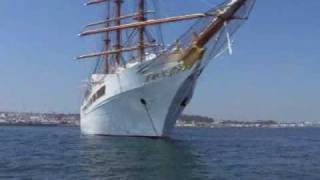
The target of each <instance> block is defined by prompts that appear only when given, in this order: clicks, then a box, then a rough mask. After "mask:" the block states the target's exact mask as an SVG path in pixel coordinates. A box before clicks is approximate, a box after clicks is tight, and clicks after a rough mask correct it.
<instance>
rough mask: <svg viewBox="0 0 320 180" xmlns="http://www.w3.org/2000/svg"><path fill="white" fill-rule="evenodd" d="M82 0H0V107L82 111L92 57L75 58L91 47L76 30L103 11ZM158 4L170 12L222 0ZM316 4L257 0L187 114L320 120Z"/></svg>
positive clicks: (175, 31)
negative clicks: (81, 106)
mask: <svg viewBox="0 0 320 180" xmlns="http://www.w3.org/2000/svg"><path fill="white" fill-rule="evenodd" d="M84 2H85V1H84V0H47V1H43V0H28V1H27V0H1V2H0V82H1V83H0V111H32V112H66V113H68V112H72V113H77V112H79V109H80V108H79V106H80V102H81V98H82V93H83V89H84V88H83V84H84V80H85V79H86V78H87V77H88V75H89V73H90V72H91V71H92V68H93V67H92V66H93V62H90V61H88V62H77V61H75V60H74V57H76V56H78V55H80V54H83V53H84V52H88V49H90V48H92V47H94V46H96V45H95V44H94V43H92V41H90V40H84V39H81V38H79V37H77V34H78V33H79V32H80V30H81V27H83V25H85V24H87V23H88V22H91V21H92V20H94V19H97V17H98V15H99V13H101V12H98V11H97V9H95V8H94V7H91V8H88V7H84V6H82V5H83V3H84ZM161 2H163V4H162V5H161V6H163V8H164V9H165V15H166V16H170V15H175V14H180V13H187V12H199V11H204V10H207V9H210V8H211V7H210V6H214V5H215V4H217V2H219V1H217V0H183V2H182V1H180V0H177V1H173V0H163V1H161ZM319 9H320V1H318V0H306V1H301V0H281V1H279V0H268V1H266V0H257V3H256V6H255V8H254V10H253V12H252V14H251V16H250V19H249V21H248V22H246V23H245V25H244V26H243V27H242V28H241V29H240V30H239V31H238V32H237V33H236V35H235V37H234V46H233V51H234V52H233V55H232V56H229V55H223V56H221V57H219V58H218V59H215V60H213V61H212V62H211V63H210V65H209V66H208V67H207V69H206V70H205V72H204V74H203V75H202V76H201V78H200V80H199V82H198V86H197V88H196V91H195V95H194V98H193V100H192V102H191V104H190V106H189V107H188V108H187V109H186V111H185V113H188V114H197V115H204V116H210V117H214V118H218V119H236V120H270V119H273V120H278V121H286V122H300V121H312V122H320V95H319V92H320V83H319V82H320V50H319V49H318V48H319V40H320V35H319V34H320V14H319V12H318V10H319ZM185 27H186V25H185V24H181V23H178V24H177V25H172V24H171V25H169V26H167V27H165V29H164V31H165V33H166V32H167V33H166V34H167V35H170V36H172V37H175V36H179V34H180V33H182V32H183V30H184V29H185ZM181 30H182V31H181ZM168 32H170V33H168Z"/></svg>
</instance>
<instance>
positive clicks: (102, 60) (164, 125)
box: [78, 0, 255, 137]
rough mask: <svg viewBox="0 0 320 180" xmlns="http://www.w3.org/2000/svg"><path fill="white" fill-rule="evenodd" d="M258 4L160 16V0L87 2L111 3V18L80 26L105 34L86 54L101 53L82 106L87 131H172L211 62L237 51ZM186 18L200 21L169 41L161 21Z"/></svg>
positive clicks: (94, 1) (242, 0)
mask: <svg viewBox="0 0 320 180" xmlns="http://www.w3.org/2000/svg"><path fill="white" fill-rule="evenodd" d="M172 1H174V0H172ZM129 3H134V5H133V6H128V5H127V4H129ZM177 3H178V1H177ZM254 3H255V1H254V0H228V1H226V2H224V3H222V4H220V5H218V6H217V7H215V8H213V9H210V10H209V11H207V12H204V13H195V14H186V15H180V16H175V17H162V18H159V17H157V18H155V17H156V16H158V13H157V10H158V9H159V8H158V6H157V0H134V1H129V0H91V1H89V2H87V3H86V4H85V5H87V6H89V5H105V7H106V18H105V19H103V20H101V21H98V22H94V23H91V24H89V25H87V26H86V27H85V29H84V30H83V31H82V32H81V33H80V36H90V35H100V36H102V37H103V39H102V41H101V43H102V44H103V48H102V51H100V52H95V53H91V54H87V55H83V56H79V57H78V59H91V58H95V59H97V66H96V69H95V71H94V73H93V74H92V75H91V76H90V80H89V83H88V87H87V91H86V93H85V96H84V99H83V102H82V105H81V131H82V133H84V134H92V135H115V136H146V137H167V136H169V135H170V133H171V131H172V129H173V127H174V125H175V123H176V120H177V119H178V118H179V116H180V115H181V113H182V111H183V110H184V109H185V107H186V106H187V105H188V104H189V102H190V100H191V99H192V96H193V93H194V89H195V86H196V83H197V79H198V78H199V76H200V75H201V73H202V72H203V70H204V68H205V67H206V66H207V64H208V63H209V61H210V60H212V59H214V58H216V57H217V56H219V55H220V54H222V53H223V52H224V51H227V50H229V52H230V53H231V52H232V50H231V44H232V42H231V36H232V35H233V33H234V32H235V31H236V30H237V29H238V27H239V26H240V25H241V24H242V23H243V22H244V21H246V20H247V19H248V16H249V14H250V11H251V9H252V8H253V6H254ZM124 7H131V9H130V8H124ZM132 7H134V8H132ZM149 7H153V10H150V9H149ZM124 9H126V10H128V11H129V12H124ZM130 10H131V12H130ZM178 21H195V22H194V25H192V26H191V27H190V29H188V30H187V31H186V32H185V33H184V34H183V35H182V36H180V37H177V38H176V40H175V41H174V42H172V43H171V45H170V46H168V45H166V44H165V43H164V40H163V39H164V38H163V37H165V36H166V35H165V34H162V32H161V29H162V28H161V27H162V26H164V25H166V24H168V23H175V22H178ZM173 25H175V24H173ZM177 28H179V26H178V25H177Z"/></svg>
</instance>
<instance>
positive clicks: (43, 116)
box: [0, 112, 320, 128]
mask: <svg viewBox="0 0 320 180" xmlns="http://www.w3.org/2000/svg"><path fill="white" fill-rule="evenodd" d="M1 125H2V126H10V125H14V126H74V127H78V126H79V125H80V115H79V114H62V113H18V112H0V126H1ZM176 127H198V128H306V127H317V128H318V127H320V123H311V122H299V123H283V122H277V121H274V120H257V121H248V122H247V121H236V120H216V119H214V118H210V117H204V116H195V115H182V116H181V117H180V118H179V119H178V121H177V123H176Z"/></svg>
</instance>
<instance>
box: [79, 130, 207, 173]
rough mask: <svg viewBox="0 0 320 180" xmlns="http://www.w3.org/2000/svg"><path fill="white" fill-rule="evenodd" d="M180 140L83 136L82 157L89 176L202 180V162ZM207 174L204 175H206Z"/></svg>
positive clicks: (190, 148) (188, 145) (185, 143)
mask: <svg viewBox="0 0 320 180" xmlns="http://www.w3.org/2000/svg"><path fill="white" fill-rule="evenodd" d="M193 153H194V152H193V150H192V146H191V144H188V143H187V142H183V141H178V140H162V139H157V140H154V139H147V138H119V137H102V136H81V146H80V156H81V157H82V163H84V164H83V165H84V166H82V167H83V169H82V170H83V171H85V172H86V173H88V174H87V175H88V176H89V177H96V178H99V177H109V178H114V179H184V178H185V177H196V178H197V179H199V178H200V179H202V178H201V176H199V175H200V174H199V173H197V171H199V170H203V169H204V168H205V167H203V166H202V165H201V164H202V163H201V160H200V159H199V158H197V156H196V155H195V154H193ZM203 175H204V174H203Z"/></svg>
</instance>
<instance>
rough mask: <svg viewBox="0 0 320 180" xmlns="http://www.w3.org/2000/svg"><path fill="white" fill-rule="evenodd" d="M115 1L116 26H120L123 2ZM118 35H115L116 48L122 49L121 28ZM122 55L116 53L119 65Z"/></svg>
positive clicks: (120, 0) (117, 31)
mask: <svg viewBox="0 0 320 180" xmlns="http://www.w3.org/2000/svg"><path fill="white" fill-rule="evenodd" d="M114 3H115V15H114V18H115V22H114V24H115V26H120V25H121V19H120V17H121V4H122V0H114ZM115 33H116V35H115V36H116V37H115V44H114V50H115V51H118V50H119V49H121V29H118V30H116V32H115ZM120 55H121V53H120V52H119V53H116V54H115V60H116V62H117V65H118V66H119V65H120Z"/></svg>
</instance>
